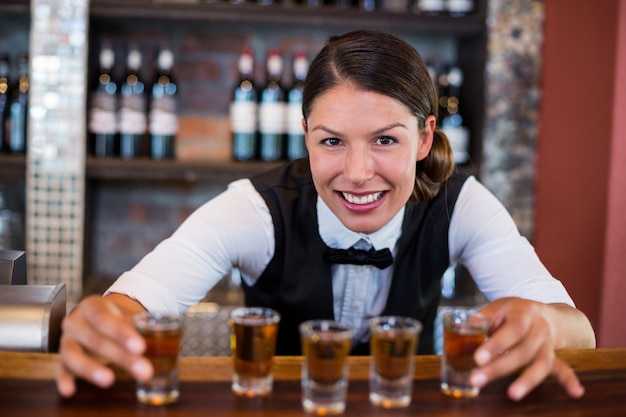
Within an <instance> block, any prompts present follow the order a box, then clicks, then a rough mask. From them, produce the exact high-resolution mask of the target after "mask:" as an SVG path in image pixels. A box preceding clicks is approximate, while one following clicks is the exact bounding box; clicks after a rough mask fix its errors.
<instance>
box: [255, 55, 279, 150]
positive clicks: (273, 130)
mask: <svg viewBox="0 0 626 417" xmlns="http://www.w3.org/2000/svg"><path fill="white" fill-rule="evenodd" d="M282 71H283V59H282V57H281V56H280V53H279V52H278V50H276V49H272V50H270V52H269V54H268V57H267V84H266V85H265V87H264V88H263V90H261V95H260V96H261V97H260V102H259V146H260V149H259V154H260V158H261V159H262V160H263V161H277V160H279V159H282V158H283V146H284V141H285V140H284V139H285V90H284V89H283V87H282V86H281V84H280V79H281V76H282Z"/></svg>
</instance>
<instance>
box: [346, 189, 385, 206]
mask: <svg viewBox="0 0 626 417" xmlns="http://www.w3.org/2000/svg"><path fill="white" fill-rule="evenodd" d="M342 194H343V198H345V199H346V200H348V202H350V203H352V204H367V203H371V202H373V201H376V200H378V199H379V198H380V197H382V196H383V193H382V192H380V193H374V194H368V195H364V196H362V197H357V196H355V195H352V194H348V193H342Z"/></svg>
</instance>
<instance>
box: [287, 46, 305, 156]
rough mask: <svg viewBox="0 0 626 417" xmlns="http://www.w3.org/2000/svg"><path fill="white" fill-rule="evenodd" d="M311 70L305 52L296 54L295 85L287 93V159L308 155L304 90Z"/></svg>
mask: <svg viewBox="0 0 626 417" xmlns="http://www.w3.org/2000/svg"><path fill="white" fill-rule="evenodd" d="M308 70H309V60H308V58H307V56H306V54H305V53H304V52H298V53H296V56H295V58H294V60H293V84H292V86H291V88H290V89H289V91H287V116H286V119H287V149H286V157H287V159H297V158H302V157H305V156H306V155H307V151H306V146H305V144H304V132H303V130H302V90H303V88H304V79H305V78H306V74H307V71H308Z"/></svg>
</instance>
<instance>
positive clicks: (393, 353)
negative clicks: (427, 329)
mask: <svg viewBox="0 0 626 417" xmlns="http://www.w3.org/2000/svg"><path fill="white" fill-rule="evenodd" d="M421 331H422V324H421V323H420V322H419V321H417V320H415V319H412V318H409V317H397V316H384V317H376V318H374V319H372V320H371V321H370V350H371V353H372V357H371V361H370V402H371V403H372V404H374V405H376V406H378V407H383V408H404V407H408V405H409V404H410V403H411V394H412V391H413V371H414V369H415V360H414V355H415V353H416V352H415V350H416V347H417V341H418V339H419V335H420V332H421Z"/></svg>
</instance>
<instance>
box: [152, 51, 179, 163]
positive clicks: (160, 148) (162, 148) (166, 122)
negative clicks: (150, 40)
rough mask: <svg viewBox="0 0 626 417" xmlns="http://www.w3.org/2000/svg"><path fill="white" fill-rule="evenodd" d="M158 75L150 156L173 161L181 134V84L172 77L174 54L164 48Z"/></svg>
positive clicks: (153, 86)
mask: <svg viewBox="0 0 626 417" xmlns="http://www.w3.org/2000/svg"><path fill="white" fill-rule="evenodd" d="M157 66H158V74H157V79H156V81H155V82H154V83H153V84H152V91H151V100H150V115H149V120H148V126H149V130H150V156H151V157H152V159H173V158H174V156H175V151H174V146H175V140H176V134H177V133H178V110H177V109H178V103H177V99H178V85H177V84H176V82H175V81H174V79H173V78H172V67H173V66H174V54H173V53H172V51H171V50H170V49H163V50H162V51H161V52H160V53H159V57H158V60H157Z"/></svg>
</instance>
